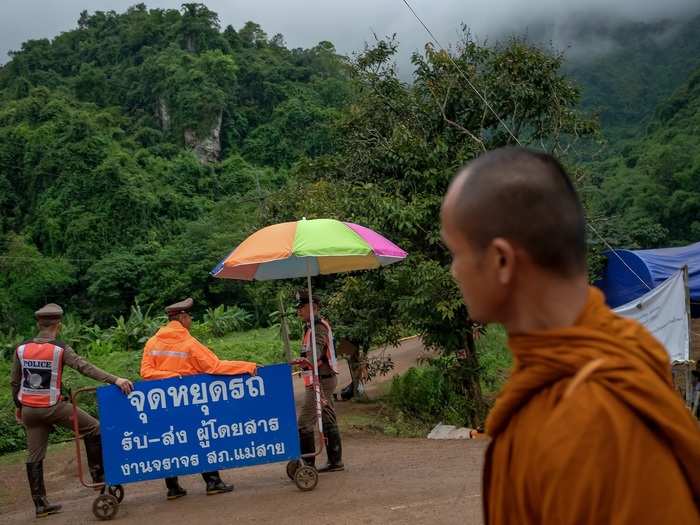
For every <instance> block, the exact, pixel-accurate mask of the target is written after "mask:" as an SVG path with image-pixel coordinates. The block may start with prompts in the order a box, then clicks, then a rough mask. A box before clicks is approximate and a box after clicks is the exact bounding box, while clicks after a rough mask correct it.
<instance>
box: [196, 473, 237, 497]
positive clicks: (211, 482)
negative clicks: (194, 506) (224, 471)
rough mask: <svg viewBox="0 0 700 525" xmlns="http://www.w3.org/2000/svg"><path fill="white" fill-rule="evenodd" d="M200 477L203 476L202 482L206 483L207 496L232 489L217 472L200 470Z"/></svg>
mask: <svg viewBox="0 0 700 525" xmlns="http://www.w3.org/2000/svg"><path fill="white" fill-rule="evenodd" d="M202 478H204V482H205V483H206V484H207V496H212V495H214V494H222V493H224V492H231V491H233V485H227V484H226V483H224V480H223V479H221V476H219V473H218V472H216V471H214V472H202Z"/></svg>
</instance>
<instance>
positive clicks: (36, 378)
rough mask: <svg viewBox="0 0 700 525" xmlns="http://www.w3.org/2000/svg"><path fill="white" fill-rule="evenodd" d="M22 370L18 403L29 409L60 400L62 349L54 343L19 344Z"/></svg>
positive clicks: (18, 355) (18, 350) (51, 404)
mask: <svg viewBox="0 0 700 525" xmlns="http://www.w3.org/2000/svg"><path fill="white" fill-rule="evenodd" d="M17 359H18V360H19V363H20V365H21V367H22V383H21V386H20V389H19V395H18V398H19V401H20V403H22V404H23V405H25V406H29V407H51V406H53V405H55V404H56V403H58V401H59V400H60V399H61V374H62V372H63V347H62V346H59V345H58V344H55V343H34V342H31V341H30V342H27V343H22V344H21V345H19V346H18V347H17Z"/></svg>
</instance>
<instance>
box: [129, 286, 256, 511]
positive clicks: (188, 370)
mask: <svg viewBox="0 0 700 525" xmlns="http://www.w3.org/2000/svg"><path fill="white" fill-rule="evenodd" d="M193 304H194V302H193V300H192V299H191V298H187V299H185V300H184V301H180V302H179V303H175V304H171V305H170V306H168V307H166V308H165V313H166V314H168V324H166V325H165V326H163V327H162V328H161V329H160V330H158V332H156V334H155V335H154V336H153V337H151V338H150V339H149V340H148V342H147V343H146V347H145V348H144V350H143V359H142V361H141V377H143V378H144V379H166V378H170V377H182V376H186V375H194V374H222V375H236V374H244V373H247V374H251V375H253V374H255V372H256V370H257V365H256V364H255V363H249V362H247V361H222V360H220V359H219V358H218V357H217V356H216V354H214V352H212V351H211V350H209V349H208V348H207V347H206V346H204V345H203V344H202V343H200V342H199V341H197V339H195V338H194V337H192V335H190V332H189V328H190V326H191V325H192V317H191V316H190V314H189V311H190V309H191V308H192V306H193ZM202 477H203V478H204V481H205V482H206V484H207V495H212V494H220V493H222V492H231V491H232V490H233V485H227V484H226V483H224V481H223V480H222V479H221V477H220V476H219V473H218V472H203V473H202ZM165 484H166V486H167V487H168V499H169V500H174V499H177V498H181V497H182V496H185V495H187V491H186V490H185V489H183V488H182V487H181V486H180V484H179V483H178V479H177V477H171V478H165Z"/></svg>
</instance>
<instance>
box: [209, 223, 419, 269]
mask: <svg viewBox="0 0 700 525" xmlns="http://www.w3.org/2000/svg"><path fill="white" fill-rule="evenodd" d="M406 255H408V254H407V253H406V252H405V251H403V250H402V249H401V248H399V247H398V246H396V245H395V244H394V243H392V242H391V241H389V240H388V239H386V238H384V237H382V236H381V235H379V234H378V233H376V232H374V231H372V230H370V229H369V228H365V227H364V226H360V225H358V224H353V223H350V222H341V221H337V220H334V219H313V220H306V219H303V220H301V221H295V222H284V223H281V224H274V225H272V226H267V227H266V228H262V229H261V230H258V231H257V232H255V233H254V234H252V235H251V236H250V237H248V238H247V239H246V240H245V241H243V242H242V243H241V244H239V245H238V247H237V248H236V249H235V250H233V251H232V252H231V253H230V254H229V255H228V257H226V258H225V259H224V260H222V261H221V262H220V263H219V264H218V265H216V267H215V268H214V269H213V270H212V271H211V274H212V275H213V276H214V277H219V278H224V279H241V280H245V281H252V280H259V281H266V280H271V279H289V278H293V277H311V276H313V275H326V274H332V273H339V272H351V271H354V270H369V269H373V268H379V267H380V266H387V265H389V264H392V263H395V262H398V261H400V260H402V259H404V258H405V257H406Z"/></svg>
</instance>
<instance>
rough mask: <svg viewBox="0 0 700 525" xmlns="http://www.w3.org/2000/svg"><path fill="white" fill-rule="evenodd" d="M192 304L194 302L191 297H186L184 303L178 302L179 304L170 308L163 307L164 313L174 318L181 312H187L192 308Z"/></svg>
mask: <svg viewBox="0 0 700 525" xmlns="http://www.w3.org/2000/svg"><path fill="white" fill-rule="evenodd" d="M193 304H194V301H193V300H192V298H191V297H188V298H187V299H185V300H184V301H180V302H179V303H174V304H171V305H170V306H166V307H165V313H166V314H168V315H169V316H171V317H172V316H174V315H177V314H179V313H182V312H187V311H188V310H190V309H191V308H192V305H193Z"/></svg>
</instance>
